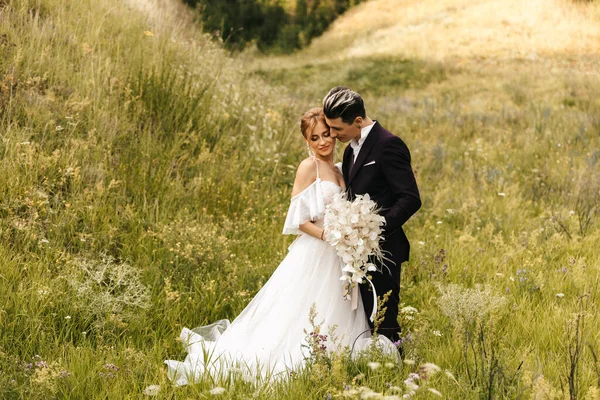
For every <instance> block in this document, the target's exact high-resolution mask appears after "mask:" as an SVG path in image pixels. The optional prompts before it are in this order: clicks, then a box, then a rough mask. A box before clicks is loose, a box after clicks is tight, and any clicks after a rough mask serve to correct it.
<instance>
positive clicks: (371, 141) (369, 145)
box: [346, 122, 380, 186]
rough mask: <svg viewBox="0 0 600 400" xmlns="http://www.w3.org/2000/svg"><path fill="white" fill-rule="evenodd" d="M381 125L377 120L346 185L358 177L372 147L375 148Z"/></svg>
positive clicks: (359, 153)
mask: <svg viewBox="0 0 600 400" xmlns="http://www.w3.org/2000/svg"><path fill="white" fill-rule="evenodd" d="M379 127H380V125H379V123H377V122H375V125H374V126H373V128H372V129H371V132H369V136H367V139H366V140H365V142H364V143H363V145H362V147H361V148H360V151H359V152H358V157H357V158H356V161H355V162H354V167H353V168H352V173H349V174H350V176H349V177H348V180H347V181H346V186H349V185H350V184H351V183H352V180H353V179H354V177H356V174H357V173H358V171H359V170H360V169H361V168H362V165H363V163H364V162H365V160H366V159H367V156H368V155H369V153H370V152H371V149H372V148H373V146H374V145H375V143H377V139H378V138H379Z"/></svg>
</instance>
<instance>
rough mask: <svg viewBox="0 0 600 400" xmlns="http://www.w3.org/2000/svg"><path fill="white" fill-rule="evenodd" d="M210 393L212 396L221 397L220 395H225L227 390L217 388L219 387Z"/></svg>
mask: <svg viewBox="0 0 600 400" xmlns="http://www.w3.org/2000/svg"><path fill="white" fill-rule="evenodd" d="M209 393H210V394H212V395H213V396H219V395H221V394H223V393H225V388H223V387H220V386H217V387H214V388H212V389H210V390H209Z"/></svg>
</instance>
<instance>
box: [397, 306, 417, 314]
mask: <svg viewBox="0 0 600 400" xmlns="http://www.w3.org/2000/svg"><path fill="white" fill-rule="evenodd" d="M400 312H401V313H402V314H416V313H418V312H419V310H417V309H416V308H414V307H412V306H406V307H402V309H401V310H400Z"/></svg>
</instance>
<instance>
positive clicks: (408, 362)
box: [403, 358, 415, 365]
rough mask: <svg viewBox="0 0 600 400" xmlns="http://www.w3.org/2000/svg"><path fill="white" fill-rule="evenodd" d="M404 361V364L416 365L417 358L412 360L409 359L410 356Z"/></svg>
mask: <svg viewBox="0 0 600 400" xmlns="http://www.w3.org/2000/svg"><path fill="white" fill-rule="evenodd" d="M403 362H404V364H406V365H415V360H410V359H408V358H407V359H405V360H404V361H403Z"/></svg>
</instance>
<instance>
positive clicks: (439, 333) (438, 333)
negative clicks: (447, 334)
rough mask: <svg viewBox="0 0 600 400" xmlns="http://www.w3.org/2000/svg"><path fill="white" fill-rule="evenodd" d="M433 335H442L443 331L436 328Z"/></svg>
mask: <svg viewBox="0 0 600 400" xmlns="http://www.w3.org/2000/svg"><path fill="white" fill-rule="evenodd" d="M433 335H434V336H442V332H440V331H438V330H435V331H433Z"/></svg>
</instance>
